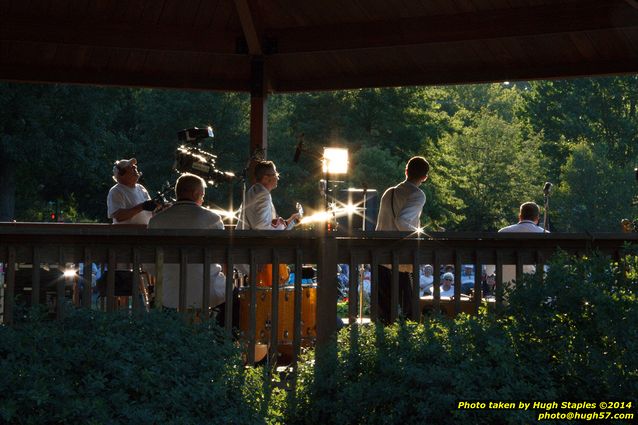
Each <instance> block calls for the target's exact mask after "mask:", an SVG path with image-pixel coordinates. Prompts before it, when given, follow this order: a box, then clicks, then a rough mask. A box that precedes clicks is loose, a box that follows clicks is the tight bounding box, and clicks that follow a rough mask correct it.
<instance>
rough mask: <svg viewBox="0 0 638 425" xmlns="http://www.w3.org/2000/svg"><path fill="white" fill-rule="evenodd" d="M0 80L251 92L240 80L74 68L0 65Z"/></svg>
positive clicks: (244, 82)
mask: <svg viewBox="0 0 638 425" xmlns="http://www.w3.org/2000/svg"><path fill="white" fill-rule="evenodd" d="M0 80H6V81H17V82H21V83H24V82H33V83H43V82H44V83H65V84H80V85H84V84H87V85H98V86H100V85H104V86H120V87H149V88H170V89H181V90H213V91H224V92H227V91H238V92H248V91H250V81H249V79H248V78H246V79H245V80H243V79H224V78H209V77H204V76H201V75H190V74H188V75H187V74H176V73H165V74H161V73H158V72H153V73H150V74H149V73H134V72H121V71H112V70H88V69H77V68H50V67H39V68H34V67H28V66H23V65H0Z"/></svg>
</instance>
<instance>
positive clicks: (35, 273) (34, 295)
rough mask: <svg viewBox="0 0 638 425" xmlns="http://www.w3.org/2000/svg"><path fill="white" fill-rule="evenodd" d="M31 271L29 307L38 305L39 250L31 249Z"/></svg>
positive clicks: (35, 247)
mask: <svg viewBox="0 0 638 425" xmlns="http://www.w3.org/2000/svg"><path fill="white" fill-rule="evenodd" d="M31 263H32V265H33V269H32V270H31V305H34V306H36V305H40V248H39V247H37V246H34V247H33V261H31Z"/></svg>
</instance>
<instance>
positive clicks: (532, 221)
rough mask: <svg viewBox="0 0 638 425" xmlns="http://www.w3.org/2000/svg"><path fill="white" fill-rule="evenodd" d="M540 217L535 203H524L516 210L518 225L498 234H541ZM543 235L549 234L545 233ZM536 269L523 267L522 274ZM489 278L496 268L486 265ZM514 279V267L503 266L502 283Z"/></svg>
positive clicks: (504, 229) (502, 230)
mask: <svg viewBox="0 0 638 425" xmlns="http://www.w3.org/2000/svg"><path fill="white" fill-rule="evenodd" d="M540 217H541V209H540V207H539V206H538V204H536V203H535V202H524V203H523V204H521V206H520V208H519V210H518V223H516V224H512V225H510V226H506V227H503V228H501V229H500V230H499V231H498V232H499V233H543V228H542V227H540V226H539V225H538V222H539V220H540ZM545 233H549V231H546V232H545ZM535 271H536V267H535V266H533V265H530V264H526V265H523V273H534V272H535ZM485 272H486V274H487V275H488V276H489V275H491V274H494V273H495V272H496V266H494V265H488V266H486V270H485ZM515 279H516V266H514V265H511V264H504V265H503V282H511V281H513V280H515Z"/></svg>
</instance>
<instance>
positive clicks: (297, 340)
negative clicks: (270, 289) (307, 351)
mask: <svg viewBox="0 0 638 425" xmlns="http://www.w3.org/2000/svg"><path fill="white" fill-rule="evenodd" d="M302 261H303V253H302V251H301V249H299V248H297V250H296V252H295V295H294V300H295V302H294V315H293V317H294V326H293V334H292V367H293V370H295V371H296V370H297V361H298V360H299V353H300V351H301V297H302V296H303V291H302V288H301V274H302V272H303V268H302V264H303V263H302ZM335 275H336V270H335ZM322 283H323V282H322ZM334 302H335V303H336V302H337V300H336V299H335V300H334ZM334 320H335V321H336V318H335V319H334Z"/></svg>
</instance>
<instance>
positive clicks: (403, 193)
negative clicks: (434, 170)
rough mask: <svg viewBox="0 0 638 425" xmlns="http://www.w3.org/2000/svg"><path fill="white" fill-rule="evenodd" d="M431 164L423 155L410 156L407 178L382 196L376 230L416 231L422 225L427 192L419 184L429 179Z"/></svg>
mask: <svg viewBox="0 0 638 425" xmlns="http://www.w3.org/2000/svg"><path fill="white" fill-rule="evenodd" d="M429 172H430V164H429V163H428V162H427V161H426V159H425V158H423V157H422V156H415V157H412V158H410V160H409V161H408V163H407V165H406V166H405V180H404V181H403V182H401V183H399V184H398V185H396V186H394V187H391V188H389V189H388V190H386V191H385V193H384V194H383V196H382V197H381V205H380V206H379V216H378V218H377V227H376V230H400V231H406V232H414V231H415V230H417V229H419V228H420V227H421V224H420V218H421V211H423V207H424V206H425V193H423V191H422V190H421V189H420V188H419V186H420V185H421V184H422V183H423V182H425V181H426V180H427V179H428V173H429Z"/></svg>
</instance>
